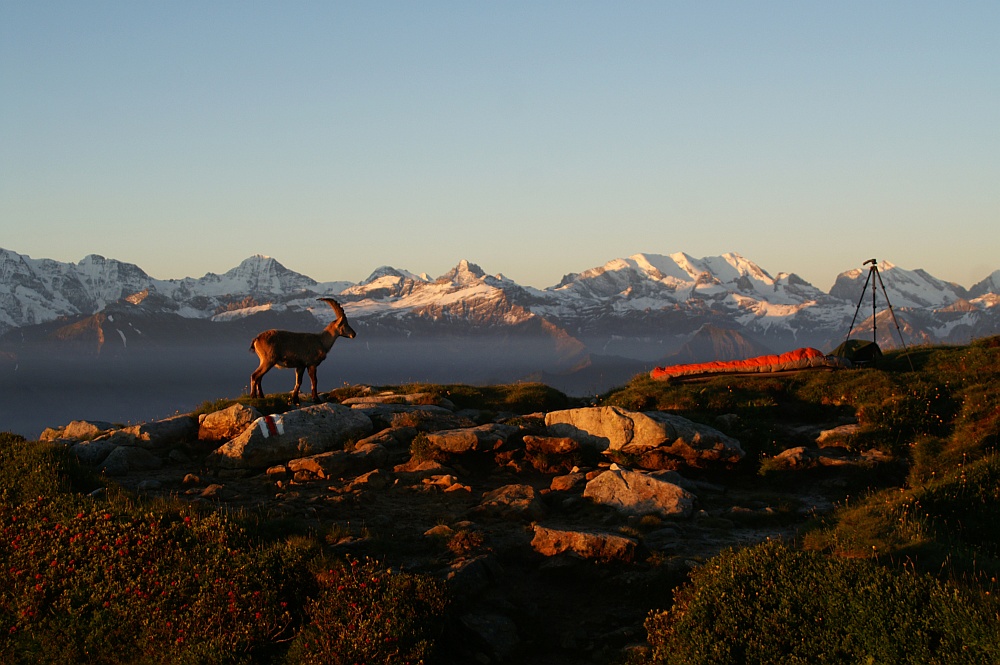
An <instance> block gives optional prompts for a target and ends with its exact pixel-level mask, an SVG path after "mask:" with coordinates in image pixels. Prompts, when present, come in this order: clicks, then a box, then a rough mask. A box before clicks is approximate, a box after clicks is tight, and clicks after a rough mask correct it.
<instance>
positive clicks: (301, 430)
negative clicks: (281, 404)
mask: <svg viewBox="0 0 1000 665" xmlns="http://www.w3.org/2000/svg"><path fill="white" fill-rule="evenodd" d="M371 432H372V421H371V418H369V417H368V416H366V415H365V414H364V413H362V412H360V411H357V410H354V409H350V408H348V407H346V406H341V405H340V404H332V403H329V402H327V403H324V404H316V405H314V406H307V407H305V408H302V409H296V410H294V411H288V412H286V413H283V414H281V415H280V416H274V417H271V416H267V417H263V418H259V419H257V420H256V421H254V423H253V424H252V425H251V426H250V427H249V428H247V429H246V430H245V431H244V432H243V433H242V434H240V435H239V436H237V437H236V438H234V439H232V440H231V441H228V442H227V443H225V444H223V445H222V446H220V447H219V448H217V449H215V450H214V451H212V453H210V454H209V456H208V459H207V460H206V461H207V463H208V464H209V465H211V466H217V467H222V468H231V469H255V468H264V467H268V466H271V465H273V464H280V463H284V462H287V461H288V460H290V459H296V458H299V457H308V456H310V455H316V454H319V453H324V452H327V451H328V450H336V449H342V448H343V447H344V444H345V443H346V442H347V441H348V440H352V439H353V440H357V439H361V438H363V437H366V436H368V435H369V434H371Z"/></svg>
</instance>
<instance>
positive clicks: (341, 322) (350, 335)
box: [317, 298, 357, 339]
mask: <svg viewBox="0 0 1000 665" xmlns="http://www.w3.org/2000/svg"><path fill="white" fill-rule="evenodd" d="M317 300H322V301H323V302H325V303H326V304H328V305H329V306H330V307H331V308H333V311H334V312H335V313H336V314H337V318H336V320H334V322H333V323H331V324H330V326H328V327H327V330H328V331H330V332H331V333H334V334H336V336H338V337H346V338H347V339H354V336H355V335H356V334H357V333H355V332H354V328H352V327H351V325H350V324H349V323H348V322H347V315H346V314H344V308H343V307H341V306H340V303H339V302H337V301H336V300H334V299H333V298H317ZM331 328H332V330H331Z"/></svg>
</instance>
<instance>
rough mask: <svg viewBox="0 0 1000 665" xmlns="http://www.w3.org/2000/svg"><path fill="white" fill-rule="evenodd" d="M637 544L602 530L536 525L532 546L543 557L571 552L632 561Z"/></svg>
mask: <svg viewBox="0 0 1000 665" xmlns="http://www.w3.org/2000/svg"><path fill="white" fill-rule="evenodd" d="M638 545H639V543H638V541H636V540H635V539H634V538H629V537H627V536H621V535H618V534H615V533H607V532H603V531H563V530H561V529H550V528H547V527H543V526H539V525H535V536H534V538H532V540H531V546H532V547H533V548H534V550H535V551H536V552H538V553H539V554H542V555H544V556H555V555H557V554H562V553H563V552H572V553H573V554H576V555H577V556H581V557H583V558H584V559H596V560H598V561H625V562H631V561H632V560H633V559H634V558H635V551H636V548H637V547H638Z"/></svg>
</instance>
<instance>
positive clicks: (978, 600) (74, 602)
mask: <svg viewBox="0 0 1000 665" xmlns="http://www.w3.org/2000/svg"><path fill="white" fill-rule="evenodd" d="M911 363H912V367H913V368H912V369H911ZM998 368H1000V338H996V337H995V338H990V339H985V340H980V341H978V342H975V343H973V344H970V345H967V346H961V347H937V348H919V349H915V350H912V351H910V353H909V358H904V357H903V356H902V355H901V354H899V353H889V354H887V355H886V357H885V358H884V359H883V360H882V361H881V362H880V364H879V366H878V367H877V368H871V369H862V370H852V371H839V372H804V373H801V374H795V375H788V376H782V377H767V376H753V377H716V378H713V379H710V380H706V381H701V382H694V383H674V382H660V381H653V380H651V379H650V378H649V377H647V376H638V377H636V378H635V379H633V380H632V381H631V382H630V383H629V384H628V385H626V386H623V387H622V388H620V389H618V390H615V391H612V392H610V393H608V394H606V395H604V396H603V397H602V398H601V400H600V403H601V404H603V405H615V406H620V407H623V408H627V409H634V410H652V409H659V410H666V411H670V412H673V413H677V414H679V415H683V416H686V417H689V418H691V419H693V420H696V421H700V422H704V423H708V424H711V425H714V426H717V427H719V428H720V429H722V430H724V431H726V432H727V433H729V434H731V435H733V436H735V437H737V438H738V439H739V440H740V441H741V443H742V445H743V448H744V450H746V451H747V458H746V460H745V461H744V462H743V463H742V464H741V465H740V467H739V468H738V469H736V470H735V471H733V472H729V475H727V476H714V477H712V478H710V480H712V481H713V482H726V483H733V484H734V485H739V486H741V487H743V488H746V487H753V488H754V489H755V490H756V491H759V492H768V491H777V490H776V489H775V488H776V487H778V486H779V484H781V483H786V482H805V483H811V482H815V476H811V475H809V474H801V475H800V476H799V477H798V478H799V479H798V480H797V481H796V480H795V479H791V480H790V479H789V477H785V476H780V475H779V474H775V473H772V472H770V471H769V468H770V467H769V460H771V459H772V458H773V457H774V456H775V455H777V454H778V453H780V452H781V451H782V450H785V449H786V448H788V447H790V446H794V445H802V444H803V443H808V442H810V441H811V439H810V436H813V435H801V437H802V441H799V440H798V439H797V438H796V437H797V436H799V435H797V434H796V432H798V431H800V430H801V429H802V427H803V426H809V425H811V424H816V423H836V422H848V421H856V422H857V423H858V425H859V427H858V428H856V429H855V430H853V431H851V432H848V433H846V434H844V435H843V436H842V437H841V438H840V439H839V440H838V441H837V444H838V445H840V446H843V447H845V448H847V449H848V450H850V451H853V452H862V451H868V450H871V449H875V450H878V451H881V452H882V453H883V454H884V456H886V457H891V459H892V460H893V461H892V462H890V463H884V464H882V465H881V466H879V467H878V468H874V469H869V470H865V469H862V470H858V471H854V472H851V473H853V475H848V476H843V477H842V478H841V481H842V482H843V487H844V488H845V491H844V500H843V501H842V502H841V504H840V505H839V506H838V507H837V508H836V510H834V511H833V512H832V513H829V514H827V515H826V516H824V518H823V519H821V520H816V521H814V522H812V523H811V524H810V525H809V527H808V528H807V529H806V530H804V531H802V532H801V533H800V534H799V536H798V537H797V538H796V539H795V540H794V541H792V542H766V543H763V544H760V545H756V546H753V547H746V548H743V549H738V550H730V551H727V552H724V553H723V554H721V555H719V556H717V557H715V558H712V559H710V560H708V561H707V562H705V563H704V565H701V566H699V567H697V568H695V569H694V571H693V572H692V573H691V575H690V577H689V579H688V580H687V581H686V582H684V583H682V584H680V585H679V586H678V585H676V576H673V575H663V576H662V579H663V580H664V582H663V583H662V588H657V589H653V590H650V591H649V594H648V595H649V597H650V598H651V599H654V600H651V602H656V603H658V606H656V607H650V608H649V609H650V613H649V615H648V618H647V620H646V629H647V632H648V648H647V649H646V650H645V651H639V652H634V653H633V654H632V655H631V656H629V662H630V663H634V664H636V665H637V664H638V663H649V664H653V663H686V664H695V665H697V664H699V663H706V664H707V663H716V664H729V663H732V664H738V663H845V664H846V663H889V664H895V663H997V662H1000V601H998V599H997V594H998V593H1000V586H998V584H997V577H998V575H1000V520H998V519H997V515H998V512H997V507H998V503H1000V451H998V444H1000V391H998V390H997V388H996V386H997V385H1000V382H998V379H1000V369H998ZM379 390H380V389H379ZM400 390H402V391H404V392H407V393H424V392H427V393H433V394H435V395H439V396H442V397H447V398H448V399H449V400H451V401H452V402H453V403H454V404H455V405H456V406H457V407H458V408H477V409H482V410H486V411H489V412H493V413H498V414H499V413H506V414H510V413H513V414H522V415H525V414H531V413H535V412H540V411H548V410H554V409H562V408H568V407H571V406H574V404H572V400H570V399H569V398H567V397H566V396H565V395H563V394H562V393H559V392H558V391H555V390H552V389H551V388H548V387H546V386H543V385H541V384H515V385H509V386H488V387H473V386H465V385H447V386H440V385H425V384H414V385H408V386H404V387H401V388H400ZM358 394H360V390H359V389H358V388H344V389H340V390H337V391H333V392H332V393H330V397H331V399H334V400H342V399H345V398H346V397H350V396H357V395H358ZM282 397H283V396H268V397H266V398H264V399H263V400H255V401H253V402H247V401H246V399H241V400H240V401H241V402H244V403H253V404H254V405H255V406H257V408H259V409H261V410H262V411H264V412H275V411H280V410H283V409H284V408H287V404H285V403H284V402H283V401H282ZM229 403H231V402H229V401H220V402H214V403H211V404H206V405H205V406H204V407H203V410H204V411H209V410H214V409H217V408H222V407H224V406H226V405H227V404H229ZM807 429H808V428H807ZM426 448H427V447H426V446H422V440H421V439H420V438H418V439H417V440H415V442H414V446H413V449H412V451H411V452H412V453H413V454H414V455H417V456H419V455H421V454H427V450H426ZM883 469H887V470H883ZM99 487H101V485H98V484H97V483H96V482H95V479H94V478H93V477H91V476H90V475H88V473H87V472H86V471H84V470H82V469H81V468H79V467H78V466H77V465H76V463H75V461H74V459H73V458H72V456H71V455H69V454H68V453H67V451H66V449H65V448H62V447H59V446H56V445H50V444H44V443H39V442H32V441H26V440H24V439H23V438H21V437H17V436H14V435H10V434H0V530H2V534H0V661H2V662H5V663H6V662H9V663H76V662H92V663H115V664H118V665H132V664H136V665H138V664H147V663H149V664H152V663H254V664H256V663H266V664H272V663H273V664H279V663H281V664H285V665H295V664H297V663H354V662H369V663H375V662H377V663H419V662H426V663H434V662H440V661H436V660H435V658H436V657H437V658H440V655H439V651H440V648H441V646H442V644H443V640H444V638H443V637H442V635H444V634H446V633H445V632H444V631H445V629H446V626H447V624H448V621H449V620H450V619H449V598H448V596H447V593H446V591H445V588H444V586H443V585H442V583H441V582H439V581H436V580H434V579H431V578H429V577H425V576H421V575H414V574H409V573H402V572H399V571H396V570H391V569H389V568H388V567H387V566H385V565H384V564H383V563H381V562H379V561H376V560H372V559H350V558H348V559H338V558H333V557H332V555H331V554H330V551H331V550H330V548H329V546H328V543H329V541H331V540H334V541H335V540H337V538H336V537H334V536H336V534H333V533H331V534H329V536H327V537H325V538H324V537H323V536H321V535H312V534H310V533H309V532H308V530H298V531H297V532H296V535H292V536H288V535H280V534H281V533H285V534H287V533H288V530H283V529H271V528H267V525H266V524H262V523H257V522H254V519H253V517H252V516H248V515H240V514H229V515H227V514H224V513H222V512H210V511H207V510H206V511H198V510H195V509H193V508H191V507H190V506H189V505H187V504H181V503H172V502H169V501H158V502H153V501H148V500H144V499H140V498H137V497H135V496H133V495H130V494H128V493H126V492H124V491H121V490H117V489H115V488H114V487H108V488H106V489H105V490H103V491H98V492H94V490H97V489H98V488H99ZM790 510H791V509H790ZM792 512H794V511H792ZM779 517H780V516H779ZM773 519H778V518H773ZM658 526H659V525H658V524H652V523H651V524H648V525H647V524H644V523H637V525H636V527H635V530H636V533H641V532H643V531H644V529H645V530H648V529H655V528H657V527H658ZM481 546H482V536H481V535H480V534H476V533H474V532H469V533H463V534H462V536H461V538H459V537H455V538H453V540H452V541H450V542H449V544H448V549H452V550H454V551H456V552H467V551H475V550H476V549H477V548H479V547H481ZM639 565H647V566H651V567H654V568H655V567H656V566H657V565H659V564H658V563H657V559H656V557H651V558H650V559H649V561H647V562H645V563H644V564H639ZM671 597H672V598H673V600H672V601H671ZM436 654H438V655H436Z"/></svg>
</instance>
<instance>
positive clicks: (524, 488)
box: [472, 485, 545, 521]
mask: <svg viewBox="0 0 1000 665" xmlns="http://www.w3.org/2000/svg"><path fill="white" fill-rule="evenodd" d="M472 512H473V514H475V515H480V516H484V517H492V518H496V519H515V520H518V519H521V520H528V521H531V520H537V519H541V518H542V517H543V516H544V515H545V506H544V505H543V504H542V501H541V498H540V497H539V496H538V493H537V492H535V489H534V488H533V487H532V486H531V485H504V486H503V487H498V488H497V489H495V490H493V491H492V492H487V493H486V494H485V495H484V496H483V500H482V502H481V503H480V504H479V505H478V506H476V507H475V508H473V509H472Z"/></svg>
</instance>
